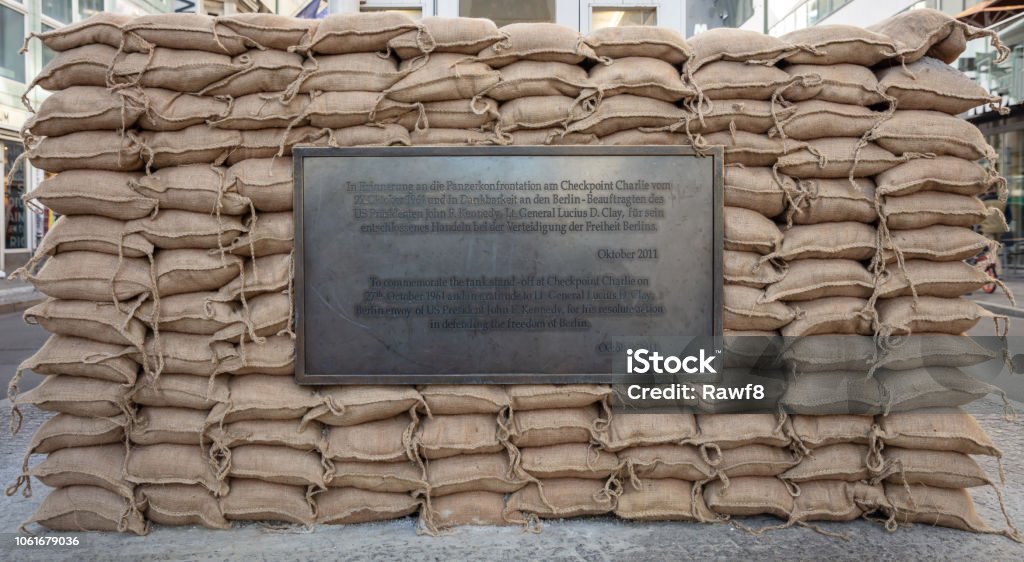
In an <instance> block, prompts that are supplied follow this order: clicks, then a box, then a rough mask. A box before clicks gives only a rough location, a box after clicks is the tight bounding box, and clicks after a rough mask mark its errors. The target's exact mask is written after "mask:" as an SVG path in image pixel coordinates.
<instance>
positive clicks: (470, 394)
mask: <svg viewBox="0 0 1024 562" xmlns="http://www.w3.org/2000/svg"><path fill="white" fill-rule="evenodd" d="M419 393H420V395H421V396H422V397H423V402H424V408H423V409H424V410H425V411H429V412H430V413H431V414H438V415H442V416H448V415H453V414H497V413H498V412H500V411H501V410H502V409H504V408H506V407H508V406H509V404H510V403H511V399H510V397H509V393H508V392H507V391H506V390H505V388H504V387H501V386H494V385H486V384H480V385H469V384H432V385H427V386H422V387H420V389H419Z"/></svg>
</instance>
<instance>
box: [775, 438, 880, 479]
mask: <svg viewBox="0 0 1024 562" xmlns="http://www.w3.org/2000/svg"><path fill="white" fill-rule="evenodd" d="M867 456H868V447H867V445H855V444H852V443H837V444H835V445H826V446H824V447H817V448H815V449H813V450H811V452H810V453H808V454H807V455H806V456H804V457H803V459H802V460H801V461H800V464H798V465H796V466H794V467H793V468H791V469H789V470H787V471H786V472H785V473H784V474H783V475H782V478H784V479H786V480H790V481H793V482H807V481H810V480H843V481H845V482H859V481H861V480H867V479H868V478H869V476H870V472H869V470H868V466H867V463H866V459H867Z"/></svg>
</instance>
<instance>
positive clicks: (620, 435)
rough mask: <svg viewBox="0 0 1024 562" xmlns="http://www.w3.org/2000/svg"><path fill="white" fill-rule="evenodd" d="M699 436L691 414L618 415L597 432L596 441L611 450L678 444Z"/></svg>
mask: <svg viewBox="0 0 1024 562" xmlns="http://www.w3.org/2000/svg"><path fill="white" fill-rule="evenodd" d="M696 435H697V422H696V420H695V419H694V417H693V415H692V414H687V413H678V414H649V413H639V412H638V413H632V414H631V413H628V412H627V413H621V414H620V413H617V414H616V415H613V416H612V419H611V421H610V422H609V423H608V425H607V427H606V428H603V429H601V430H600V431H597V432H596V438H597V441H598V442H600V443H601V446H602V447H604V448H605V449H607V450H609V451H621V450H623V449H626V448H629V447H639V446H645V445H657V444H661V443H679V442H681V441H684V440H686V439H692V438H693V437H696Z"/></svg>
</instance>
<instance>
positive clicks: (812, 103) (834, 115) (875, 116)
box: [768, 100, 886, 140]
mask: <svg viewBox="0 0 1024 562" xmlns="http://www.w3.org/2000/svg"><path fill="white" fill-rule="evenodd" d="M794 107H795V109H794V111H793V112H792V113H791V114H790V116H789V117H786V118H784V119H783V120H782V121H781V122H780V123H779V126H778V127H777V128H774V129H772V130H771V131H769V133H768V134H769V135H770V136H776V135H779V136H781V135H785V136H787V137H791V138H794V139H798V140H814V139H820V138H825V137H859V136H861V135H863V134H864V133H866V132H868V131H869V130H870V129H871V128H872V127H874V126H875V125H876V124H877V123H879V122H880V121H882V120H883V119H885V117H886V114H885V113H881V112H877V111H872V110H870V109H868V108H866V107H863V106H859V105H849V104H840V103H832V102H828V101H821V100H808V101H803V102H799V103H797V104H796V105H795V106H794ZM780 129H781V131H780Z"/></svg>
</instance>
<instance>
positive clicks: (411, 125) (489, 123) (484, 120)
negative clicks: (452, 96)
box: [398, 97, 499, 144]
mask: <svg viewBox="0 0 1024 562" xmlns="http://www.w3.org/2000/svg"><path fill="white" fill-rule="evenodd" d="M498 116H499V114H498V102H496V101H494V100H492V99H490V98H479V97H478V98H475V99H471V100H470V99H465V100H447V101H434V102H429V103H425V104H423V112H422V114H421V113H420V112H416V113H407V114H405V116H403V117H402V118H401V119H399V120H398V124H399V125H401V126H403V127H405V128H406V129H408V130H410V131H412V132H414V133H416V132H420V133H423V132H429V131H430V130H432V129H435V128H441V129H463V130H465V129H481V130H483V129H490V128H493V125H494V122H495V121H497V120H498ZM425 127H426V130H424V128H425ZM484 138H487V137H484ZM467 144H469V143H468V142H467Z"/></svg>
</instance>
